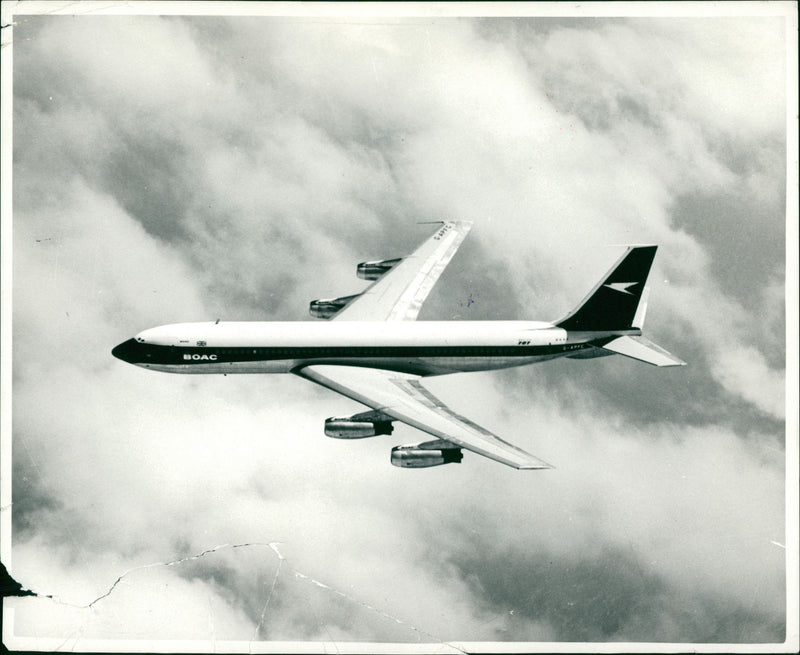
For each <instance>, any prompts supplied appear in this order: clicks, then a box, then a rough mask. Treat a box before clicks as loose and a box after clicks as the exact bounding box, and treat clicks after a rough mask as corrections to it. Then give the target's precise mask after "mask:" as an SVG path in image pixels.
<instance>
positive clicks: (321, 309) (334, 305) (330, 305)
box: [308, 294, 360, 318]
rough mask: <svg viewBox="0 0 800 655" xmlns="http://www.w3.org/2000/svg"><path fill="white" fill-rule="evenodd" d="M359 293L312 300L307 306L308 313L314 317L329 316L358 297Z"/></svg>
mask: <svg viewBox="0 0 800 655" xmlns="http://www.w3.org/2000/svg"><path fill="white" fill-rule="evenodd" d="M359 295H360V294H356V295H354V296H342V297H341V298H325V299H321V300H312V301H311V304H310V305H309V307H308V313H309V314H311V315H312V316H313V317H314V318H330V317H331V316H333V315H334V314H335V313H336V312H338V311H339V310H341V309H344V308H345V307H346V306H347V305H349V304H350V303H351V302H353V301H354V300H355V299H356V298H358V296H359Z"/></svg>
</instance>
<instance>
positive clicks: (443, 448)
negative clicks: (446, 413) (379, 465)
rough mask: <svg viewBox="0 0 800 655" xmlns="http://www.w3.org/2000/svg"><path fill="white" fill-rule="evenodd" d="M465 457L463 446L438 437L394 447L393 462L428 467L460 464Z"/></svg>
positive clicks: (401, 465)
mask: <svg viewBox="0 0 800 655" xmlns="http://www.w3.org/2000/svg"><path fill="white" fill-rule="evenodd" d="M462 459H464V455H463V453H462V452H461V448H459V447H458V446H456V445H455V444H452V443H450V442H449V441H445V440H443V439H437V440H436V441H427V442H425V443H421V444H414V445H411V446H395V447H394V448H392V457H391V462H392V464H393V465H394V466H399V467H401V468H409V469H420V468H428V467H430V466H441V465H442V464H460V463H461V460H462Z"/></svg>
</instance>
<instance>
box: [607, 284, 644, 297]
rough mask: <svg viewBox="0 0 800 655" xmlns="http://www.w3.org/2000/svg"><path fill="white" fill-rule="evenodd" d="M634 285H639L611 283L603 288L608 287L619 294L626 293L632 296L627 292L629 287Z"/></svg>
mask: <svg viewBox="0 0 800 655" xmlns="http://www.w3.org/2000/svg"><path fill="white" fill-rule="evenodd" d="M634 284H639V283H638V282H612V283H611V284H604V285H603V286H604V287H608V288H609V289H613V290H614V291H619V292H620V293H627V294H628V295H629V296H632V295H633V294H632V293H631V292H630V291H628V288H629V287H632V286H633V285H634Z"/></svg>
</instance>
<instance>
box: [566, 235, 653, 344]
mask: <svg viewBox="0 0 800 655" xmlns="http://www.w3.org/2000/svg"><path fill="white" fill-rule="evenodd" d="M657 247H658V246H629V247H628V250H627V251H626V252H625V254H624V255H622V257H621V258H620V259H619V260H618V261H617V263H616V264H614V267H613V268H612V269H611V270H610V271H609V272H608V274H607V275H606V276H605V278H604V279H603V280H602V281H601V282H599V283H598V284H597V286H595V288H594V289H592V291H591V292H590V293H589V295H588V296H586V298H585V299H584V301H583V302H582V303H581V304H580V305H579V306H578V307H577V308H576V309H575V310H574V311H572V312H571V313H570V314H567V316H565V317H564V318H562V319H561V320H560V321H557V322H556V325H557V326H558V327H560V328H563V329H565V330H575V331H613V330H629V329H632V328H635V327H641V325H635V324H636V323H642V322H643V321H644V308H642V310H641V311H639V306H640V303H642V302H644V303H646V302H647V294H646V293H645V283H646V282H647V276H648V275H649V273H650V267H651V266H652V264H653V258H654V257H655V255H656V248H657Z"/></svg>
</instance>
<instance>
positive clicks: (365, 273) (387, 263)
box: [356, 257, 403, 280]
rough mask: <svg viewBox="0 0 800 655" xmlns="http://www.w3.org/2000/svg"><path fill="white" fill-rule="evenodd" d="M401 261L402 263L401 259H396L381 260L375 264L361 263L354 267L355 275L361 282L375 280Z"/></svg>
mask: <svg viewBox="0 0 800 655" xmlns="http://www.w3.org/2000/svg"><path fill="white" fill-rule="evenodd" d="M401 261H403V258H402V257H398V258H397V259H381V260H378V261H375V262H361V263H360V264H359V265H358V266H357V267H356V275H358V277H360V278H361V279H362V280H377V279H378V278H379V277H381V276H382V275H385V274H386V273H387V272H388V271H389V270H390V269H391V268H392V267H393V266H396V265H397V264H399V263H400V262H401Z"/></svg>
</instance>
